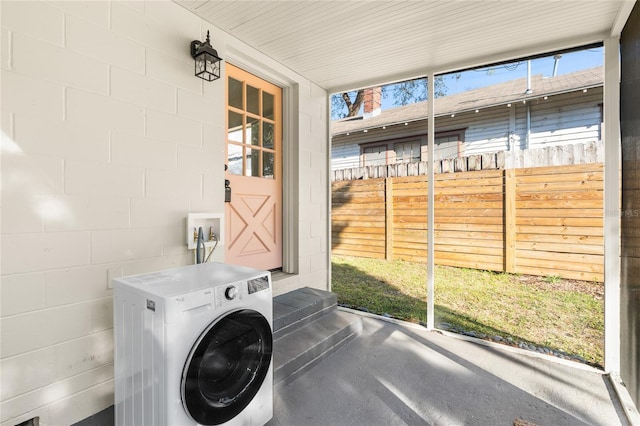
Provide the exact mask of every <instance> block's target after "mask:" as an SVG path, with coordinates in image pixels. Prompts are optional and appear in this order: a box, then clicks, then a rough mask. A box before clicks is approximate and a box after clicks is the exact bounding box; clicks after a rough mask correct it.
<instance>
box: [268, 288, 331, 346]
mask: <svg viewBox="0 0 640 426" xmlns="http://www.w3.org/2000/svg"><path fill="white" fill-rule="evenodd" d="M337 301H338V298H337V296H336V294H335V293H331V292H329V291H323V290H317V289H314V288H309V287H304V288H300V289H297V290H294V291H291V292H289V293H285V294H282V295H280V296H277V297H275V298H274V299H273V338H274V340H277V339H279V338H281V337H283V336H285V335H287V334H289V333H293V332H294V331H296V330H297V329H299V328H301V327H304V326H305V325H307V324H309V323H310V322H312V321H314V320H316V319H318V318H320V317H322V316H324V315H327V314H328V313H330V312H332V311H335V310H336V308H337Z"/></svg>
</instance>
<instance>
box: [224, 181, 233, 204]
mask: <svg viewBox="0 0 640 426" xmlns="http://www.w3.org/2000/svg"><path fill="white" fill-rule="evenodd" d="M230 184H231V182H229V179H225V180H224V202H225V203H230V202H231V187H230V186H229V185H230Z"/></svg>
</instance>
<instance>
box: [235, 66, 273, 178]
mask: <svg viewBox="0 0 640 426" xmlns="http://www.w3.org/2000/svg"><path fill="white" fill-rule="evenodd" d="M227 96H228V99H227V110H228V115H227V119H228V127H227V129H228V130H227V144H228V147H227V162H228V165H229V173H231V174H234V175H242V176H252V177H259V178H264V179H274V178H275V177H274V170H275V168H276V167H277V164H275V162H276V158H277V156H276V155H275V153H276V143H275V140H274V139H275V137H274V129H275V126H276V122H275V119H276V117H275V102H274V95H273V94H271V93H267V92H265V91H264V90H263V89H262V88H260V87H253V86H252V85H251V84H248V83H247V82H245V81H239V80H236V79H234V78H232V77H229V85H228V93H227Z"/></svg>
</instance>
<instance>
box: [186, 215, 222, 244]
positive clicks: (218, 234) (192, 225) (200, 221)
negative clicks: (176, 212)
mask: <svg viewBox="0 0 640 426" xmlns="http://www.w3.org/2000/svg"><path fill="white" fill-rule="evenodd" d="M200 227H202V231H203V234H204V246H205V247H213V246H214V245H216V241H217V244H218V245H219V246H222V245H224V239H223V236H222V233H223V232H224V213H189V215H188V216H187V248H189V250H195V248H196V244H197V242H198V228H200Z"/></svg>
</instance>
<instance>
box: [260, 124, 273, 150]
mask: <svg viewBox="0 0 640 426" xmlns="http://www.w3.org/2000/svg"><path fill="white" fill-rule="evenodd" d="M262 146H263V147H265V148H269V149H273V148H274V146H273V124H271V123H266V122H265V123H262Z"/></svg>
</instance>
